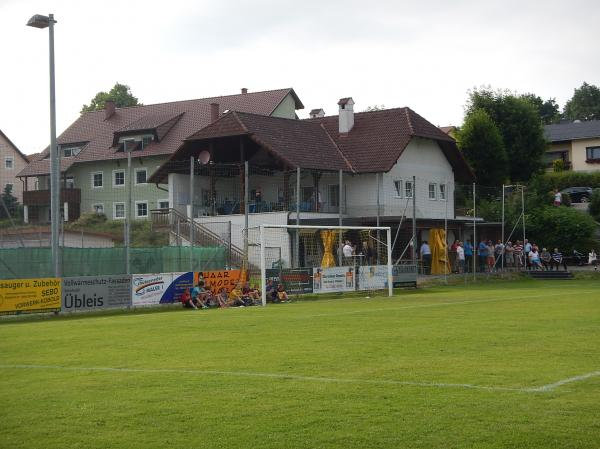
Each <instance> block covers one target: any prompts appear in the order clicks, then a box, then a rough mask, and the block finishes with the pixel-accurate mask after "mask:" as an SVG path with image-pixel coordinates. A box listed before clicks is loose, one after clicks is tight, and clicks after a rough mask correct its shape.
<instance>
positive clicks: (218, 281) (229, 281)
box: [194, 270, 242, 294]
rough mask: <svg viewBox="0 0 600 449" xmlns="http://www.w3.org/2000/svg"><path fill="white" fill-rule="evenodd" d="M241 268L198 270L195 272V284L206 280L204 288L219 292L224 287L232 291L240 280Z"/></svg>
mask: <svg viewBox="0 0 600 449" xmlns="http://www.w3.org/2000/svg"><path fill="white" fill-rule="evenodd" d="M241 274H242V271H241V270H219V271H202V272H200V271H197V272H195V273H194V286H198V285H199V284H202V283H203V282H204V288H205V289H207V290H210V291H212V292H213V293H215V294H216V293H219V291H220V290H221V289H222V288H225V289H226V290H227V292H228V293H229V292H231V290H233V289H234V288H235V286H236V285H237V284H238V283H239V282H240V279H241Z"/></svg>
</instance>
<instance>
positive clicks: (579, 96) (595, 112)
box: [563, 82, 600, 120]
mask: <svg viewBox="0 0 600 449" xmlns="http://www.w3.org/2000/svg"><path fill="white" fill-rule="evenodd" d="M563 116H564V118H567V119H569V120H600V89H598V87H597V86H594V85H593V84H588V83H586V82H584V83H583V84H582V85H581V87H580V88H579V89H575V92H574V93H573V96H572V97H571V99H570V100H569V101H567V104H565V109H564V111H563Z"/></svg>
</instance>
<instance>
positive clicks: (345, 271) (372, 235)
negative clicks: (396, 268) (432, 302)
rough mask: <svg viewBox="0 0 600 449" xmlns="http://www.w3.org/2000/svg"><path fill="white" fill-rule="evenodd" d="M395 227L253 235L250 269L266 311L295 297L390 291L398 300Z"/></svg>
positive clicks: (274, 229)
mask: <svg viewBox="0 0 600 449" xmlns="http://www.w3.org/2000/svg"><path fill="white" fill-rule="evenodd" d="M390 236H391V231H390V228H389V227H360V226H303V225H299V226H298V225H262V226H257V227H253V228H249V229H248V237H247V238H248V262H247V269H248V273H249V277H250V282H251V283H253V284H255V285H256V286H257V287H259V288H260V291H261V293H262V300H263V305H264V304H265V303H266V302H267V301H269V300H270V299H272V298H271V296H276V295H275V294H274V293H273V291H274V290H276V289H277V286H278V285H279V284H282V285H283V288H284V289H285V291H286V293H287V295H288V296H289V297H296V296H299V295H304V294H319V293H333V292H353V291H374V290H384V291H386V292H387V294H388V295H389V296H391V295H392V287H393V281H392V257H391V247H390V245H389V242H390V241H391V238H390Z"/></svg>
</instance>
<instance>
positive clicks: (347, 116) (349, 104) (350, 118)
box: [338, 97, 354, 135]
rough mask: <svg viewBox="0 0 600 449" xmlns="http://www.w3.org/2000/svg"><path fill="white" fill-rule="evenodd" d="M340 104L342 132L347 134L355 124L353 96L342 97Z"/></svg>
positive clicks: (339, 118)
mask: <svg viewBox="0 0 600 449" xmlns="http://www.w3.org/2000/svg"><path fill="white" fill-rule="evenodd" d="M338 105H339V106H340V113H339V117H338V122H339V127H340V134H342V135H345V134H348V133H349V132H350V130H351V129H352V127H353V126H354V100H353V99H352V97H347V98H341V99H340V101H338Z"/></svg>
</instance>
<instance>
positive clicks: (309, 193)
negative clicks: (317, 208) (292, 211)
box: [302, 187, 314, 202]
mask: <svg viewBox="0 0 600 449" xmlns="http://www.w3.org/2000/svg"><path fill="white" fill-rule="evenodd" d="M313 189H314V187H302V201H303V202H307V201H313V200H314V198H313Z"/></svg>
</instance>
